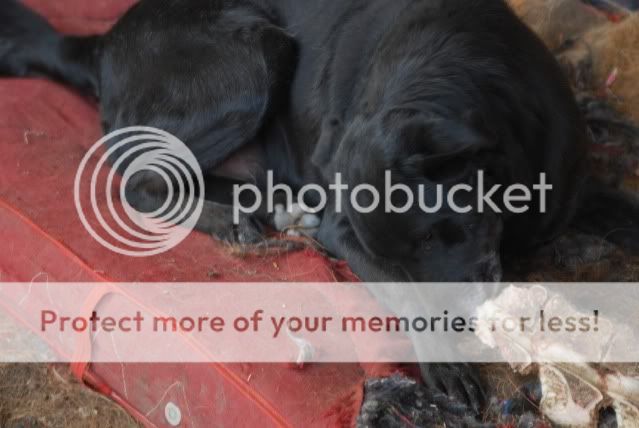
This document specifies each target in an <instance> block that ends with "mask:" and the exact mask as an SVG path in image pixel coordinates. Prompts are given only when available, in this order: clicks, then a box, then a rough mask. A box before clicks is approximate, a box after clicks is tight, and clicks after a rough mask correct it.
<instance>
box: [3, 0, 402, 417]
mask: <svg viewBox="0 0 639 428" xmlns="http://www.w3.org/2000/svg"><path fill="white" fill-rule="evenodd" d="M25 2H26V3H27V4H28V5H29V6H31V7H32V8H34V9H36V10H37V11H39V12H40V13H42V14H44V15H45V16H47V17H48V18H49V19H50V21H51V22H52V23H53V24H54V25H55V26H56V27H57V28H59V29H60V30H62V31H65V32H67V33H73V34H89V33H94V32H104V31H106V30H107V29H108V28H109V27H110V26H111V25H112V24H113V22H114V21H115V20H116V19H117V17H118V16H120V15H121V14H122V13H123V12H124V11H126V9H127V8H128V7H129V6H130V4H131V3H132V2H131V0H64V1H52V0H28V1H25ZM100 136H101V132H100V128H99V115H98V112H97V109H96V105H95V104H94V103H93V102H92V101H90V100H87V99H84V98H82V97H81V96H79V95H77V94H75V93H73V92H71V91H69V90H67V89H65V88H64V87H62V86H60V85H57V84H55V83H51V82H47V81H43V80H24V79H2V80H0V156H1V163H0V165H1V167H0V241H1V242H0V280H1V281H31V280H34V281H38V280H48V281H63V282H71V281H74V282H76V281H77V282H79V281H107V280H109V281H126V282H137V281H139V282H144V281H197V282H206V281H237V282H247V281H250V282H261V281H264V282H271V281H313V282H334V281H343V280H353V279H354V277H353V275H352V274H351V273H350V272H349V271H348V269H347V268H346V267H345V266H344V264H342V263H337V262H334V261H331V260H329V259H327V258H325V257H324V256H322V255H320V254H318V253H315V252H313V251H310V250H308V251H305V252H300V253H293V254H288V255H285V256H280V257H254V258H249V259H239V258H237V257H234V256H232V255H231V254H229V252H228V250H227V249H226V248H224V247H223V246H221V245H220V244H217V243H215V242H214V241H213V240H212V239H211V238H209V237H207V236H204V235H201V234H198V233H193V234H192V235H191V236H189V238H188V239H187V240H186V241H185V242H183V243H182V244H180V245H179V246H178V247H177V248H176V249H174V250H172V251H170V252H168V253H165V254H162V255H158V256H155V257H151V258H144V259H140V258H129V257H124V256H120V255H118V254H115V253H112V252H110V251H109V250H107V249H105V248H103V247H102V246H100V245H99V244H98V243H97V242H95V241H94V240H93V239H92V238H91V237H90V236H89V235H88V234H87V233H86V231H85V230H84V228H83V227H82V225H81V223H80V220H79V218H78V216H77V215H76V212H75V208H74V204H73V193H72V189H73V179H74V175H75V173H76V171H77V168H78V164H79V162H80V160H81V159H82V157H83V156H84V154H85V152H86V150H87V148H88V147H90V146H91V145H92V144H93V143H94V142H95V141H97V140H98V139H99V138H100ZM16 315H19V314H16ZM74 369H75V372H76V374H77V375H78V376H80V377H81V378H82V379H83V380H84V381H86V382H87V383H88V384H90V385H92V386H93V387H94V388H96V389H98V390H99V391H101V392H102V393H104V394H105V395H107V396H109V397H111V398H112V399H114V400H116V401H117V402H118V403H120V404H121V405H122V406H125V407H126V408H127V409H128V410H129V411H130V412H131V413H132V414H133V415H134V416H136V417H137V418H138V419H139V420H140V421H141V422H143V423H144V424H145V425H147V426H167V422H166V420H165V415H164V409H165V404H166V403H168V402H169V401H171V402H173V403H176V404H178V406H179V407H180V408H181V409H183V410H182V413H183V425H182V426H212V425H216V426H264V427H266V426H305V427H306V426H309V427H310V426H352V425H353V424H354V422H355V420H356V417H357V415H358V413H359V407H360V404H361V400H362V391H363V382H364V380H365V378H366V377H367V376H371V375H384V374H388V373H390V372H392V371H394V370H396V369H397V367H394V366H379V365H378V366H375V365H368V366H366V365H355V364H349V365H310V366H308V367H306V368H304V369H301V370H300V369H293V368H291V367H288V366H284V365H255V364H242V365H221V364H201V365H170V364H166V365H142V364H139V365H134V364H126V365H119V364H118V365H109V364H99V365H98V364H96V365H85V364H79V365H76V366H75V367H74Z"/></svg>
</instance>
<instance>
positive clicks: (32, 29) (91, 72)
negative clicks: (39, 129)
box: [0, 0, 100, 95]
mask: <svg viewBox="0 0 639 428" xmlns="http://www.w3.org/2000/svg"><path fill="white" fill-rule="evenodd" d="M99 46H100V37H98V36H91V37H72V36H63V35H62V34H60V33H58V32H56V31H55V30H54V29H53V28H52V27H51V26H50V25H49V23H48V22H47V21H46V20H45V19H44V18H42V17H41V16H39V15H37V14H35V13H34V12H33V11H31V10H29V9H28V8H26V7H25V6H24V5H22V4H21V3H20V2H18V1H16V0H3V2H2V4H1V5H0V76H16V77H39V76H44V77H49V78H51V79H54V80H57V81H60V82H62V83H65V84H67V85H70V86H72V87H74V88H76V89H78V90H81V91H82V92H85V93H88V94H91V95H97V88H98V82H97V76H96V68H95V61H96V58H97V56H98V52H99Z"/></svg>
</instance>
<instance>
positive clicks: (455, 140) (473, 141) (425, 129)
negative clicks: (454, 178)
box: [396, 115, 496, 178]
mask: <svg viewBox="0 0 639 428" xmlns="http://www.w3.org/2000/svg"><path fill="white" fill-rule="evenodd" d="M398 125H399V129H398V130H399V135H398V138H399V141H400V143H399V146H400V147H401V153H398V155H401V157H400V158H397V157H396V159H397V161H398V165H397V166H398V167H399V169H400V170H402V172H404V173H405V174H408V175H413V176H414V175H420V176H426V177H427V178H434V177H435V176H450V175H454V173H455V172H459V171H460V169H461V168H464V167H466V166H467V165H468V160H469V159H471V158H472V157H473V156H475V155H476V154H477V153H479V152H480V151H483V150H490V149H492V148H494V147H495V145H496V144H495V141H494V140H493V139H490V138H488V137H486V136H485V135H484V134H483V133H482V132H480V131H479V130H478V128H477V127H475V126H473V123H472V122H471V121H470V119H469V117H463V118H460V119H458V120H457V119H447V118H442V117H425V116H423V115H415V116H412V117H410V118H408V119H405V120H403V121H402V122H401V123H400V124H398Z"/></svg>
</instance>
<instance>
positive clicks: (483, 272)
mask: <svg viewBox="0 0 639 428" xmlns="http://www.w3.org/2000/svg"><path fill="white" fill-rule="evenodd" d="M475 272H476V273H475V277H474V278H473V279H472V282H500V281H501V278H502V269H501V260H500V257H499V254H497V253H490V254H488V255H487V256H486V257H484V258H482V259H481V260H480V261H479V262H477V265H476V269H475Z"/></svg>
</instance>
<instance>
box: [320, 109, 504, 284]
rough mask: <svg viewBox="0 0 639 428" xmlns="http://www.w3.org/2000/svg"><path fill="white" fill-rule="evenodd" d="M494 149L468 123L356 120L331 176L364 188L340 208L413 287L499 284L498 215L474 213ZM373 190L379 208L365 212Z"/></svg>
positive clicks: (369, 246) (401, 116)
mask: <svg viewBox="0 0 639 428" xmlns="http://www.w3.org/2000/svg"><path fill="white" fill-rule="evenodd" d="M494 150H495V147H494V144H493V143H492V142H491V141H490V139H489V138H485V137H483V136H482V135H480V133H479V132H477V131H475V130H474V129H473V128H472V126H470V125H469V124H468V123H466V121H463V120H460V121H457V120H449V119H444V118H442V117H435V116H433V117H430V116H424V115H422V114H420V113H415V112H411V111H408V112H406V111H392V112H389V113H387V114H385V115H383V116H382V117H380V118H377V119H375V118H373V119H370V118H369V119H363V118H362V119H358V120H356V121H354V122H353V123H352V124H351V125H350V126H349V128H348V129H347V130H346V131H345V134H344V137H343V139H342V141H341V143H340V146H339V148H338V151H337V153H336V155H335V156H334V158H333V159H334V162H333V164H332V166H333V168H331V171H332V172H340V173H341V174H342V175H343V177H344V182H345V183H346V184H348V185H349V187H350V189H349V190H350V191H353V190H354V188H355V187H356V186H358V185H362V184H364V185H366V186H367V189H364V188H362V191H360V192H358V193H357V194H356V197H355V198H354V199H355V200H351V198H350V197H349V198H346V197H344V198H343V200H342V202H343V209H344V212H345V213H346V214H347V216H348V218H349V220H350V223H351V225H352V227H353V229H354V230H355V233H356V235H357V238H358V239H359V241H360V242H361V244H362V245H363V247H364V248H365V249H366V251H367V252H369V253H370V254H371V255H372V256H375V257H383V258H386V259H391V260H392V261H393V262H394V263H397V264H398V265H400V266H402V268H403V270H404V271H405V272H406V274H407V276H408V277H410V279H411V280H413V281H442V282H449V281H450V282H452V281H478V282H491V281H499V280H500V279H501V264H500V257H499V244H500V241H501V234H502V220H501V218H500V216H499V215H498V214H496V213H495V212H494V210H490V209H485V210H484V211H483V212H482V213H479V212H478V209H477V208H478V207H477V205H478V191H479V183H477V180H478V171H479V170H482V171H483V172H482V173H483V174H484V177H485V183H484V185H489V184H488V183H490V181H491V171H490V170H485V168H488V167H487V165H486V163H485V159H487V158H489V159H490V158H493V159H494V156H491V152H492V151H494ZM460 185H461V186H463V187H462V188H460V187H459V186H460ZM397 186H399V187H397ZM456 186H457V187H456ZM373 188H374V189H375V190H377V192H378V193H379V195H380V201H379V204H378V205H377V208H375V209H374V210H372V211H370V212H368V211H369V210H362V209H361V207H369V206H371V204H373V203H374V202H375V196H374V194H373V192H372V189H373ZM393 188H395V189H396V190H395V191H392V192H391V190H392V189H393ZM456 188H457V189H458V190H457V191H456V192H453V190H454V189H456ZM469 188H472V190H470V191H469V190H468V189H469ZM402 189H404V190H402ZM406 190H410V192H411V193H412V195H413V199H412V200H411V199H410V198H411V197H410V196H408V193H407V192H406ZM451 193H452V197H451V196H450V195H451ZM350 195H352V194H350ZM353 202H357V203H356V204H354V203H353ZM440 204H441V206H439V205H440ZM468 207H471V208H472V209H471V210H470V211H469V212H467V211H468ZM389 208H391V209H389ZM460 208H461V209H460ZM364 211H366V212H364Z"/></svg>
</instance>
